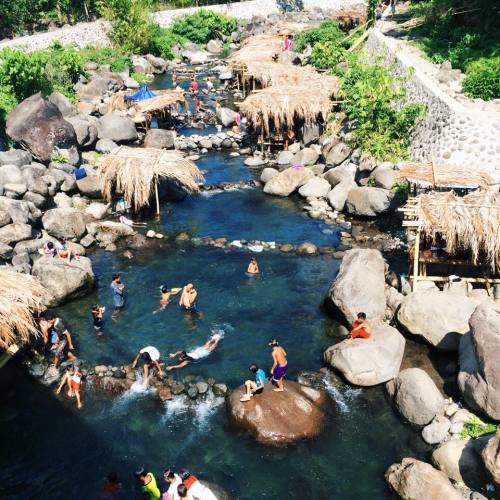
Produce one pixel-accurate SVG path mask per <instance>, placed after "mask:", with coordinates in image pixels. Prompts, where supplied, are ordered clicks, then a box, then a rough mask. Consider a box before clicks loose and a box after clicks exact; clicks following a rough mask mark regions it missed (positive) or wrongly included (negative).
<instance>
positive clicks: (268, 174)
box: [260, 167, 279, 184]
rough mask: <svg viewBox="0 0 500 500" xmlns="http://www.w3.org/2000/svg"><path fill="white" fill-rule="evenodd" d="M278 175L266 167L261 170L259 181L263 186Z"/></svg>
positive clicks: (273, 169)
mask: <svg viewBox="0 0 500 500" xmlns="http://www.w3.org/2000/svg"><path fill="white" fill-rule="evenodd" d="M278 174H279V171H278V170H276V169H275V168H269V167H267V168H265V169H264V170H262V173H261V174H260V180H261V181H262V182H263V183H264V184H265V183H266V182H269V181H270V180H271V179H272V178H273V177H276V176H277V175H278Z"/></svg>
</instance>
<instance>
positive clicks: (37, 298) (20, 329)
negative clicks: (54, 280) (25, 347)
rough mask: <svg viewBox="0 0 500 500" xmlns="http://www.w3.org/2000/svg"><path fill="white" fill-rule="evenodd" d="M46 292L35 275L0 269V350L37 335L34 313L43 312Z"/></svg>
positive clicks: (27, 340)
mask: <svg viewBox="0 0 500 500" xmlns="http://www.w3.org/2000/svg"><path fill="white" fill-rule="evenodd" d="M46 295H47V290H46V289H45V288H44V287H43V286H42V284H41V283H40V282H39V281H38V280H37V278H35V277H34V276H31V275H29V274H21V273H17V272H15V271H12V270H11V269H8V268H5V267H3V268H0V349H2V350H7V349H9V348H11V347H12V346H14V345H22V344H27V343H28V342H30V341H31V340H32V339H34V338H36V337H37V336H38V329H37V326H36V323H35V320H34V319H33V316H34V315H36V314H37V313H39V312H40V311H42V309H43V301H44V298H45V296H46Z"/></svg>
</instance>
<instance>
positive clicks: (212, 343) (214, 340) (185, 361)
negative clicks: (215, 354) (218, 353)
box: [166, 333, 222, 371]
mask: <svg viewBox="0 0 500 500" xmlns="http://www.w3.org/2000/svg"><path fill="white" fill-rule="evenodd" d="M221 339H222V335H220V334H218V333H216V334H214V335H212V336H211V337H210V338H209V339H208V340H207V341H206V342H205V344H203V346H201V347H197V348H196V349H193V350H192V351H190V352H186V351H177V352H173V353H170V358H172V359H174V358H178V360H179V363H178V364H177V365H171V366H167V367H166V370H168V371H170V370H175V369H178V368H184V367H185V366H187V365H189V363H191V362H192V361H197V360H199V359H201V358H205V357H206V356H208V355H209V354H210V353H211V352H212V351H213V350H214V349H215V348H216V347H217V345H218V344H219V341H220V340H221Z"/></svg>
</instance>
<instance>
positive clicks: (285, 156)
mask: <svg viewBox="0 0 500 500" xmlns="http://www.w3.org/2000/svg"><path fill="white" fill-rule="evenodd" d="M293 156H294V154H293V153H292V152H291V151H280V153H279V155H278V158H277V159H276V163H277V164H278V165H290V163H292V159H293Z"/></svg>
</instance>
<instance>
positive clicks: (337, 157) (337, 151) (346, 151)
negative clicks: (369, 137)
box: [323, 142, 351, 166]
mask: <svg viewBox="0 0 500 500" xmlns="http://www.w3.org/2000/svg"><path fill="white" fill-rule="evenodd" d="M350 154H351V148H350V147H349V146H348V145H347V144H345V143H344V142H339V143H338V144H336V145H335V146H333V147H332V148H329V149H328V150H327V152H326V155H325V152H323V156H324V158H325V163H326V164H327V165H333V166H336V165H340V164H341V163H342V162H344V161H345V160H347V158H349V155H350Z"/></svg>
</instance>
